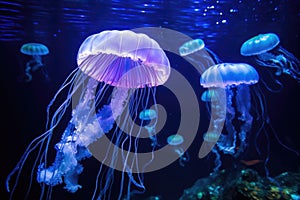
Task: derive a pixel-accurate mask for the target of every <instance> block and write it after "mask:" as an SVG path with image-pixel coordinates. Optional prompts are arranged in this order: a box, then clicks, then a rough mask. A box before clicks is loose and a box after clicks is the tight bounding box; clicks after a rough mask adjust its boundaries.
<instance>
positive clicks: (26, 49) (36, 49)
mask: <svg viewBox="0 0 300 200" xmlns="http://www.w3.org/2000/svg"><path fill="white" fill-rule="evenodd" d="M20 51H21V53H23V54H26V55H30V56H35V55H36V56H42V55H47V54H48V53H49V49H48V48H47V47H46V46H45V45H43V44H41V43H27V44H23V45H22V47H21V49H20Z"/></svg>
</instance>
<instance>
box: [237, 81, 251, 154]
mask: <svg viewBox="0 0 300 200" xmlns="http://www.w3.org/2000/svg"><path fill="white" fill-rule="evenodd" d="M236 105H237V110H238V112H239V114H240V117H239V118H238V119H239V120H240V121H241V122H242V123H243V125H241V127H240V133H239V140H240V146H239V149H238V152H237V155H236V156H238V155H239V153H241V152H243V151H244V150H245V148H246V146H247V143H246V139H247V134H248V133H249V131H250V130H251V127H252V121H253V117H252V116H251V114H250V108H251V95H250V88H249V87H248V86H246V85H240V86H238V87H237V94H236Z"/></svg>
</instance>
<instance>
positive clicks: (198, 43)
mask: <svg viewBox="0 0 300 200" xmlns="http://www.w3.org/2000/svg"><path fill="white" fill-rule="evenodd" d="M204 47H205V44H204V41H203V40H201V39H195V40H191V41H188V42H186V43H184V44H183V45H182V46H181V47H180V48H179V54H180V55H181V56H186V55H189V54H191V53H194V52H196V51H199V50H201V49H203V48H204Z"/></svg>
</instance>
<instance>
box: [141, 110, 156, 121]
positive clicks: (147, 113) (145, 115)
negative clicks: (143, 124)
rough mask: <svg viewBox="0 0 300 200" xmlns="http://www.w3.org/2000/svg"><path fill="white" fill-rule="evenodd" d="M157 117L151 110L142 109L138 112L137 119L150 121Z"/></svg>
mask: <svg viewBox="0 0 300 200" xmlns="http://www.w3.org/2000/svg"><path fill="white" fill-rule="evenodd" d="M156 117H157V113H156V111H155V110H153V109H144V110H142V111H141V112H140V114H139V118H140V119H141V120H151V119H155V118H156Z"/></svg>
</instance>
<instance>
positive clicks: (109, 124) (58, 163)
mask: <svg viewBox="0 0 300 200" xmlns="http://www.w3.org/2000/svg"><path fill="white" fill-rule="evenodd" d="M28 48H29V47H28ZM29 49H31V50H32V49H34V48H33V47H30V48H29ZM31 50H30V51H31ZM24 51H25V50H24ZM30 51H27V52H30ZM32 51H33V50H32ZM77 63H78V68H76V69H75V70H74V71H73V72H72V73H71V74H70V75H69V77H68V78H67V79H66V81H65V82H64V83H63V85H62V86H61V88H60V89H59V90H58V92H57V93H56V94H55V96H54V98H53V99H52V100H51V102H50V103H49V105H48V107H47V123H46V129H47V130H46V132H45V133H43V134H42V135H41V136H39V137H37V138H36V139H34V140H33V141H32V143H30V144H29V146H28V147H27V149H26V151H25V152H24V154H23V156H22V157H21V159H20V161H19V162H18V163H17V165H16V167H15V168H14V169H13V171H12V172H11V173H10V174H9V175H8V177H7V181H6V185H7V190H8V191H11V197H13V196H14V194H15V193H16V191H15V190H16V186H17V185H18V180H19V178H20V176H21V171H22V167H23V165H24V164H25V162H26V160H27V158H28V157H29V156H30V154H31V153H32V152H34V150H36V151H38V154H37V157H36V158H35V159H36V163H39V166H38V169H37V181H38V182H39V183H40V184H41V186H42V190H41V194H40V197H41V198H43V197H44V196H47V197H49V196H51V192H52V187H53V186H56V185H58V184H62V183H65V184H66V185H65V187H64V188H65V189H66V190H67V191H68V192H71V193H74V192H76V191H77V190H78V189H79V188H81V185H79V184H78V176H79V174H81V172H82V171H83V165H82V164H81V161H82V160H83V159H86V158H89V157H91V155H93V156H94V157H95V158H96V159H98V160H99V161H101V167H100V169H99V174H102V175H101V176H100V175H99V174H98V176H97V179H96V183H95V191H94V197H95V195H99V196H98V198H99V199H102V198H105V197H106V196H105V195H106V192H107V191H108V190H110V189H111V187H112V185H111V183H112V182H113V181H114V180H113V173H114V170H115V169H117V170H119V171H121V172H122V174H123V173H127V175H128V181H129V182H128V190H123V184H124V182H123V181H124V180H123V179H122V181H121V183H120V184H121V187H120V192H119V193H118V194H117V197H116V198H118V199H121V196H122V195H123V192H124V191H125V192H128V193H130V186H131V185H132V184H133V185H135V186H136V187H137V188H139V189H141V190H143V189H144V185H143V178H142V177H141V176H142V174H141V173H142V171H141V170H142V169H139V168H138V169H136V168H134V167H136V165H134V164H133V163H131V161H132V162H134V161H133V160H135V159H133V160H127V159H126V160H124V159H123V158H124V157H127V156H128V154H129V153H130V151H131V150H132V149H130V146H135V151H138V137H139V135H138V134H139V132H140V131H137V133H133V132H130V131H131V130H132V124H130V123H129V119H130V113H137V112H138V108H140V107H141V105H140V104H142V106H146V107H148V106H149V105H148V102H149V101H150V100H151V99H150V98H153V99H152V100H153V101H154V102H156V101H155V88H156V86H158V85H161V84H163V83H165V82H166V81H167V79H168V77H169V74H170V63H169V60H168V58H167V56H166V54H165V53H164V51H163V50H162V49H161V48H160V47H159V45H158V44H157V42H156V41H154V40H153V39H151V38H150V37H148V36H147V35H145V34H142V33H134V32H132V31H127V30H125V31H117V30H112V31H103V32H100V33H98V34H94V35H91V36H89V37H88V38H86V39H85V40H84V41H83V43H82V44H81V46H80V48H79V51H78V55H77ZM68 88H69V89H68ZM109 88H112V90H110V89H109ZM65 90H67V96H66V99H65V100H64V101H63V102H62V104H61V105H59V106H58V108H57V109H56V110H55V108H54V106H56V105H57V98H58V96H61V95H62V93H63V91H65ZM136 90H138V92H136V93H135V91H136ZM107 97H109V98H107ZM131 99H132V102H131ZM129 105H130V106H129ZM71 106H72V113H71V116H70V120H69V122H68V125H67V126H66V128H65V130H64V131H63V132H61V133H60V135H61V139H60V141H59V142H58V143H57V144H56V145H55V149H56V151H57V153H56V157H55V160H54V162H53V163H52V164H50V165H49V163H50V162H49V161H48V160H49V158H48V156H47V155H48V150H50V149H51V148H50V146H49V144H50V143H51V142H50V141H51V139H52V138H53V135H54V134H56V133H57V132H59V131H60V130H61V129H59V128H57V127H58V125H59V124H60V126H62V123H63V122H64V120H62V118H64V119H65V118H67V117H68V116H67V114H66V110H67V109H68V108H69V107H71ZM53 110H54V111H53ZM50 112H51V113H53V114H51V115H50ZM114 124H116V125H117V126H118V128H116V129H113V127H114ZM141 128H142V127H140V129H141ZM107 133H111V134H113V137H115V138H117V139H116V142H115V145H111V143H108V144H107V143H105V142H107V141H109V140H108V139H107V138H106V137H103V135H105V134H107ZM131 136H134V137H135V138H136V139H135V141H132V140H130V142H134V145H133V144H130V145H128V149H123V148H122V151H121V152H120V154H121V155H120V154H118V155H119V156H117V155H116V154H109V152H114V151H115V150H116V149H119V146H121V145H123V143H122V141H129V140H127V139H128V137H131ZM98 142H100V143H98ZM128 152H129V153H128ZM108 155H111V156H112V157H111V158H109V157H107V156H108ZM134 156H137V154H136V153H133V157H134ZM116 160H120V161H121V162H122V164H121V165H120V166H119V165H117V163H119V162H114V161H116ZM149 162H150V161H149ZM103 165H107V166H108V167H110V168H109V169H108V170H106V171H105V170H104V171H102V170H101V169H102V167H103ZM33 172H35V170H33V171H32V174H31V176H33ZM133 173H136V176H133ZM14 174H16V179H15V183H14V184H13V187H12V188H11V187H10V181H11V178H12V176H13V175H14ZM122 176H123V175H122ZM102 179H105V180H106V182H105V183H103V185H102V182H101V184H100V183H99V182H100V181H101V180H102ZM99 185H102V186H103V187H101V188H99ZM46 186H49V187H46ZM47 188H48V189H47ZM30 189H31V184H29V185H28V190H27V193H28V194H29V192H30ZM109 193H110V192H109Z"/></svg>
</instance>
